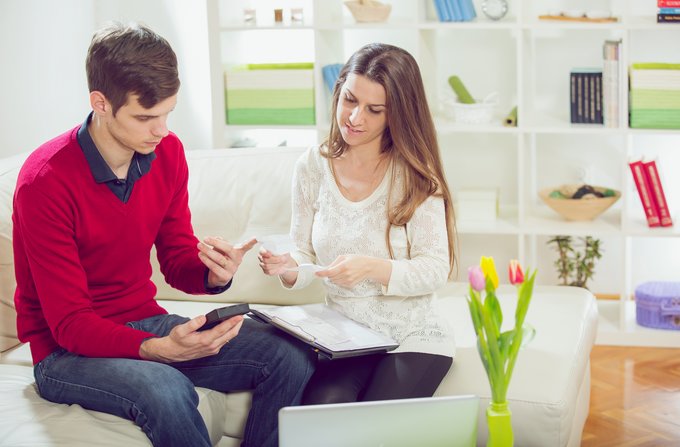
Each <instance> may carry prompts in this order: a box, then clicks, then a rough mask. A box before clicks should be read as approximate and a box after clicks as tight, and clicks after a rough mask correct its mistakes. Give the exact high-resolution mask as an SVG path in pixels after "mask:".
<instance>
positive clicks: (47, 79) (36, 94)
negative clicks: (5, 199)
mask: <svg viewBox="0 0 680 447" xmlns="http://www.w3.org/2000/svg"><path fill="white" fill-rule="evenodd" d="M93 24H94V16H93V2H92V1H82V0H60V1H58V2H56V1H50V0H2V2H1V3H0V61H1V62H0V64H1V67H2V68H1V69H0V98H2V99H1V100H0V156H6V155H10V154H16V153H19V152H24V151H30V150H33V149H35V148H36V147H37V146H38V145H40V144H41V143H43V142H44V141H46V140H48V139H50V138H52V137H54V136H56V135H58V134H60V133H62V132H64V131H66V130H67V129H70V128H71V127H73V126H75V125H76V124H77V123H79V122H82V120H83V119H84V118H85V116H86V114H87V112H88V110H89V105H88V92H87V82H86V78H85V54H86V52H87V47H88V45H89V41H90V38H91V36H92V29H93Z"/></svg>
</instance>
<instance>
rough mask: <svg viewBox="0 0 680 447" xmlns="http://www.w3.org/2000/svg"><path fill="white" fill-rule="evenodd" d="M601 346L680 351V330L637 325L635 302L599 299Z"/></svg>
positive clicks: (598, 333)
mask: <svg viewBox="0 0 680 447" xmlns="http://www.w3.org/2000/svg"><path fill="white" fill-rule="evenodd" d="M597 310H598V313H599V321H598V329H597V338H596V339H595V343H596V344H598V345H613V346H656V347H660V348H680V331H672V330H663V329H652V328H648V327H644V326H640V325H639V324H637V322H636V320H635V301H630V300H627V301H616V300H611V301H610V300H597Z"/></svg>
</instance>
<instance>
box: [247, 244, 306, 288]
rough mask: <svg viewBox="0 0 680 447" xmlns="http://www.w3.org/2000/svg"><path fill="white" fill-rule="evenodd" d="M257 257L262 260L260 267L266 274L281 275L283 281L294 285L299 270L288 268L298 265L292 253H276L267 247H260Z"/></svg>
mask: <svg viewBox="0 0 680 447" xmlns="http://www.w3.org/2000/svg"><path fill="white" fill-rule="evenodd" d="M257 259H258V261H260V268H261V269H262V271H263V272H264V274H265V275H270V276H274V275H279V276H280V277H281V279H282V280H283V282H284V283H286V284H288V285H293V284H295V281H297V276H298V274H297V272H293V271H290V270H288V269H291V268H295V267H297V266H298V265H297V262H295V259H293V258H292V256H291V255H290V253H284V254H282V255H275V254H274V253H272V252H270V251H269V250H267V249H265V248H260V252H259V253H258V256H257Z"/></svg>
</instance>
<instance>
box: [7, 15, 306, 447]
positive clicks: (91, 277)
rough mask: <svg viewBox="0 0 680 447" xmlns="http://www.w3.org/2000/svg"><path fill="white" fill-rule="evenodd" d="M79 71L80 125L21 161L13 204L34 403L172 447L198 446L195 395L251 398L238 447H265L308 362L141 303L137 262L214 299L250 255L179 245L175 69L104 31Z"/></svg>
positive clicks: (116, 31)
mask: <svg viewBox="0 0 680 447" xmlns="http://www.w3.org/2000/svg"><path fill="white" fill-rule="evenodd" d="M86 68H87V79H88V84H89V90H90V105H91V107H92V112H91V113H90V114H89V115H88V117H87V118H86V120H85V122H84V123H83V124H82V125H78V126H76V127H75V128H73V129H71V130H69V131H67V132H66V133H64V134H63V135H61V136H58V137H56V138H54V139H53V140H51V141H49V142H47V143H45V144H43V145H42V146H41V147H39V148H38V149H37V150H36V151H35V152H33V154H31V155H30V156H29V157H28V159H27V160H26V162H25V163H24V166H23V168H22V170H21V172H20V174H19V178H18V180H17V187H16V192H15V197H14V214H13V216H12V221H13V231H14V238H13V243H14V256H15V269H16V279H17V289H16V293H15V303H16V309H17V329H18V334H19V338H20V339H21V341H23V342H27V343H29V344H30V348H31V353H32V356H33V362H34V364H35V367H34V373H35V379H36V384H37V388H38V391H39V393H40V395H41V396H42V397H43V398H45V399H47V400H50V401H53V402H57V403H64V404H78V405H81V406H82V407H84V408H87V409H92V410H97V411H102V412H106V413H111V414H114V415H117V416H120V417H123V418H127V419H130V420H132V421H133V422H134V423H135V424H137V425H138V426H139V427H140V428H141V429H142V430H143V431H144V433H145V434H146V435H147V436H148V437H149V439H150V440H151V442H152V443H153V445H154V446H163V447H168V446H183V447H187V446H210V445H211V440H210V438H209V436H208V431H207V429H206V426H205V423H204V421H203V419H202V417H201V415H200V413H199V412H198V409H197V405H198V395H197V394H196V391H195V388H194V387H196V386H200V387H205V388H210V389H213V390H217V391H232V390H244V389H252V390H253V401H252V406H251V410H250V414H249V417H248V420H247V422H246V426H245V431H244V434H243V444H242V446H258V447H260V446H275V445H277V417H278V410H279V409H280V408H281V407H284V406H289V405H296V404H298V403H299V401H300V397H301V393H302V390H303V389H304V386H305V384H306V383H307V380H308V379H309V377H310V376H311V374H312V372H313V368H314V367H313V364H314V360H315V359H314V355H313V353H312V351H311V350H309V349H307V348H305V347H304V346H301V345H298V344H297V343H296V342H294V341H292V340H289V339H288V338H284V337H281V336H280V334H278V333H277V332H276V329H274V328H272V327H270V326H268V325H263V324H260V323H257V322H254V321H252V320H250V319H245V320H244V318H243V317H242V316H240V315H236V316H230V315H228V312H229V311H228V310H219V311H216V312H214V313H212V312H211V313H210V314H209V317H210V321H207V319H208V318H207V317H206V316H204V315H199V316H198V317H195V318H193V319H189V318H185V317H180V316H178V315H168V314H167V312H166V311H165V310H164V309H163V308H161V307H160V306H159V305H158V303H157V302H156V300H155V299H154V297H155V293H156V287H155V285H154V284H153V283H152V282H151V265H150V262H149V258H150V255H151V249H152V247H154V246H155V248H156V251H157V256H158V260H159V263H160V266H161V271H162V272H163V274H164V275H165V279H166V281H167V282H168V283H169V284H170V285H172V286H173V287H175V288H177V289H180V290H183V291H185V292H187V293H192V294H205V293H221V292H224V291H225V290H226V289H228V288H229V286H230V284H231V281H232V279H233V277H234V274H235V273H236V271H237V269H238V267H239V265H240V263H241V261H242V259H243V255H244V254H245V253H246V252H247V251H248V250H250V249H251V248H252V247H253V245H254V244H255V240H250V241H248V242H245V243H243V244H241V245H232V244H230V243H228V242H227V241H224V240H222V239H220V238H216V237H209V238H206V239H204V240H203V241H201V242H199V241H198V239H197V238H196V237H195V236H194V234H193V229H192V226H191V215H190V212H189V206H188V191H187V181H188V168H187V164H186V159H185V156H184V150H183V147H182V144H181V142H180V141H179V139H178V138H177V136H175V135H174V134H173V133H171V132H169V131H168V128H167V118H168V115H169V114H170V112H171V111H172V110H173V109H174V107H175V104H176V102H177V92H178V90H179V77H178V71H177V59H176V56H175V53H174V52H173V50H172V48H171V47H170V45H169V44H168V42H167V41H166V40H165V39H163V38H162V37H160V36H158V35H157V34H156V33H154V32H153V31H151V30H150V29H148V28H146V27H143V26H139V25H134V24H133V25H113V26H110V27H107V28H105V29H103V30H101V31H99V32H97V33H96V34H95V35H94V37H93V39H92V43H91V44H90V48H89V50H88V56H87V61H86ZM237 310H238V312H239V313H243V312H244V311H246V310H247V309H240V308H239V309H237ZM206 323H207V324H208V325H207V326H205V325H206ZM201 329H203V330H201ZM90 442H91V440H86V439H84V440H83V441H82V444H83V445H86V444H88V443H90Z"/></svg>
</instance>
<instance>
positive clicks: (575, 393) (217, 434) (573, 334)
mask: <svg viewBox="0 0 680 447" xmlns="http://www.w3.org/2000/svg"><path fill="white" fill-rule="evenodd" d="M303 150H304V148H257V149H215V150H196V151H187V158H188V161H189V169H190V181H189V190H190V191H189V192H190V206H191V210H192V215H193V223H194V228H195V231H196V234H197V235H198V236H199V237H201V236H205V235H221V236H222V237H224V238H226V239H228V240H231V241H234V242H236V241H240V240H243V239H245V238H246V237H248V236H261V235H265V234H274V233H285V232H287V229H288V225H289V220H290V180H291V174H292V169H293V166H294V163H295V160H296V159H297V157H298V156H299V154H300V153H301V152H302V151H303ZM25 156H26V155H25V154H24V155H19V156H14V157H9V158H5V159H3V160H0V312H1V313H0V351H2V354H0V396H2V398H1V399H0V444H2V445H3V446H19V445H41V446H76V445H88V446H119V445H130V446H137V445H140V446H141V445H149V442H148V441H147V439H146V436H145V435H144V434H143V433H142V432H141V430H139V429H138V428H137V427H136V426H135V425H133V424H132V423H131V422H129V421H126V420H123V419H120V418H117V417H114V416H110V415H106V414H102V413H98V412H93V411H88V410H84V409H82V408H81V407H79V406H77V405H72V406H67V405H59V404H53V403H51V402H47V401H45V400H43V399H41V398H40V397H39V396H38V395H37V393H36V390H35V388H34V384H33V373H32V368H31V361H30V354H29V351H28V346H26V345H23V346H19V342H18V341H17V340H16V338H15V337H16V331H15V321H14V318H15V315H14V309H13V291H14V287H15V285H14V269H13V260H12V246H11V238H12V234H11V233H12V231H11V219H10V216H11V208H12V193H13V190H14V185H15V181H16V176H17V173H18V170H19V167H20V165H21V163H22V161H23V159H24V158H25ZM256 251H257V250H252V251H251V252H250V253H249V254H248V256H247V257H246V258H245V259H244V261H243V264H242V265H241V268H240V270H239V272H238V273H237V275H236V277H235V280H234V285H233V287H232V288H231V289H230V290H229V291H227V292H226V293H224V294H221V295H217V296H203V297H195V296H187V295H184V294H182V293H180V292H178V291H175V290H173V289H171V288H169V287H168V286H167V285H165V283H164V282H163V280H162V278H161V277H160V276H159V275H158V269H157V268H155V272H156V276H155V281H156V284H157V285H158V286H159V287H158V299H159V300H161V301H162V304H163V306H165V307H166V309H168V310H169V311H170V312H175V313H179V314H183V315H186V316H195V315H198V314H200V313H205V312H207V311H209V310H211V309H213V308H215V307H218V304H217V303H223V302H242V301H245V302H250V303H264V304H293V303H295V304H299V303H308V302H316V301H320V300H322V299H323V291H322V288H321V285H320V284H315V285H314V286H312V287H310V288H308V289H305V290H303V291H295V292H291V291H287V290H283V289H282V288H281V287H280V286H279V284H278V282H277V281H276V280H275V279H273V278H269V277H266V276H264V275H263V274H262V273H261V271H260V270H259V268H258V266H257V262H256V259H255V252H256ZM483 254H485V253H479V254H478V255H483ZM152 259H153V262H154V266H155V256H153V257H152ZM465 267H466V266H461V270H462V271H464V269H465ZM502 291H503V293H501V296H500V298H501V303H502V306H503V308H504V312H505V313H506V315H512V312H514V289H513V288H510V287H507V288H505V289H502ZM465 292H466V288H465V285H464V284H460V283H458V284H456V283H451V284H449V285H448V286H447V287H445V288H444V289H443V290H441V291H439V292H438V296H439V299H438V301H437V303H438V308H439V311H440V312H442V313H443V314H445V315H447V317H448V318H449V319H450V321H451V322H452V323H453V325H454V327H455V335H456V340H457V356H456V359H455V362H454V366H453V368H452V369H451V370H450V371H449V373H448V375H447V376H446V378H445V379H444V381H443V382H442V384H441V386H440V387H439V389H438V390H437V393H436V394H437V395H451V394H468V393H472V394H476V395H478V396H480V397H481V405H480V410H479V427H478V428H479V431H478V433H479V435H478V441H477V443H478V445H482V446H483V445H485V444H486V438H487V428H486V418H485V408H486V406H487V403H488V401H489V397H490V393H489V385H488V383H487V378H486V375H485V373H484V370H483V367H482V364H481V362H480V360H479V357H478V354H477V350H476V347H475V343H476V340H475V335H474V333H473V330H472V323H471V321H470V316H469V313H468V308H467V303H466V302H465V298H464V296H465ZM197 300H201V301H197ZM506 320H508V321H509V320H512V318H511V317H509V318H506ZM527 321H528V322H529V323H531V324H532V325H533V326H534V327H535V328H536V337H535V339H534V340H533V341H532V342H531V343H530V344H529V345H528V346H527V347H526V348H525V349H524V350H522V351H521V352H520V355H519V359H518V363H517V366H516V368H515V373H514V377H513V379H512V382H511V385H510V388H509V391H508V397H509V402H510V408H511V410H512V413H513V419H512V423H513V427H514V432H515V444H516V445H517V446H540V447H547V446H578V445H580V441H581V432H582V429H583V425H584V423H585V420H586V417H587V415H588V405H589V397H590V396H589V395H590V365H589V355H590V350H591V347H592V345H593V342H594V339H595V333H596V325H597V310H596V304H595V300H594V298H593V296H592V295H591V294H590V293H588V292H587V291H585V290H583V289H576V288H564V287H550V286H548V287H538V288H537V290H536V291H535V295H534V298H533V301H532V303H531V306H530V309H529V313H528V315H527ZM198 391H199V395H200V398H201V400H200V411H201V414H202V415H203V417H204V419H205V421H206V424H207V426H208V429H209V432H210V435H211V438H212V440H213V442H214V444H216V445H217V444H219V445H220V446H234V445H238V443H239V437H240V436H241V433H242V427H243V424H244V421H245V416H246V414H247V411H248V409H249V405H250V394H249V392H247V391H243V392H237V393H231V394H223V393H219V392H215V391H210V390H205V389H199V390H198ZM452 423H453V421H452Z"/></svg>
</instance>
